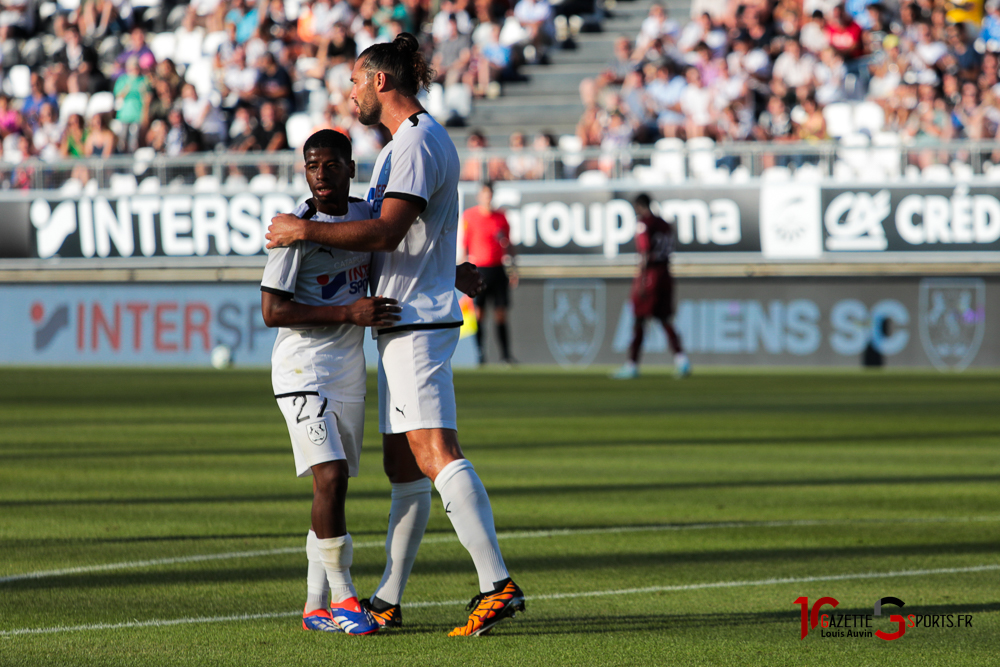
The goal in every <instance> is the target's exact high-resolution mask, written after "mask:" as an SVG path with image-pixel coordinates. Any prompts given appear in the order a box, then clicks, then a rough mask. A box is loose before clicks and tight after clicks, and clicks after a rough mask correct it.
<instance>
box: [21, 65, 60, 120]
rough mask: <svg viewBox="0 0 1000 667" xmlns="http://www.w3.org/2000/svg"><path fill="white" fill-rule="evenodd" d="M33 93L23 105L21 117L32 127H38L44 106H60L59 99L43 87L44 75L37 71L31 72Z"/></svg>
mask: <svg viewBox="0 0 1000 667" xmlns="http://www.w3.org/2000/svg"><path fill="white" fill-rule="evenodd" d="M30 81H31V83H30V86H31V94H30V95H28V98H27V99H26V100H24V104H22V105H21V117H22V118H23V119H24V122H25V123H27V124H28V125H29V126H30V127H31V128H32V129H34V128H36V127H38V114H39V113H40V112H41V110H42V107H43V106H45V105H46V104H51V105H52V106H53V107H56V109H58V108H59V101H58V100H57V99H56V96H55V95H49V94H46V92H45V91H44V90H43V89H42V77H41V76H40V75H39V74H37V73H36V72H32V73H31V80H30Z"/></svg>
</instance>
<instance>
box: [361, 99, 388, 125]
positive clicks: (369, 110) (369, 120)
mask: <svg viewBox="0 0 1000 667" xmlns="http://www.w3.org/2000/svg"><path fill="white" fill-rule="evenodd" d="M381 119H382V103H381V102H379V100H378V97H376V96H375V93H374V92H371V91H369V92H368V93H367V94H366V95H365V97H364V99H362V100H358V120H359V121H361V124H362V125H378V124H379V123H380V122H381Z"/></svg>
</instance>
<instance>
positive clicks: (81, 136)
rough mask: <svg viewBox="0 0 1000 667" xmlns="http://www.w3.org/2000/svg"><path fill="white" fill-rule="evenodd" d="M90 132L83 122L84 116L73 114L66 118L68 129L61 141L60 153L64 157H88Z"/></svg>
mask: <svg viewBox="0 0 1000 667" xmlns="http://www.w3.org/2000/svg"><path fill="white" fill-rule="evenodd" d="M88 134H89V132H88V131H87V129H86V127H85V126H84V123H83V116H81V115H80V114H78V113H75V114H71V115H70V117H69V118H67V119H66V129H65V130H64V131H63V135H62V140H61V141H60V142H59V154H60V155H61V156H62V157H64V158H75V157H86V155H87V148H86V146H87V136H88Z"/></svg>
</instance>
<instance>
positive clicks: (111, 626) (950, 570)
mask: <svg viewBox="0 0 1000 667" xmlns="http://www.w3.org/2000/svg"><path fill="white" fill-rule="evenodd" d="M996 570H1000V563H990V564H986V565H972V566H969V567H943V568H937V569H922V570H894V571H889V572H853V573H848V574H823V575H817V576H813V577H785V578H780V579H778V578H772V579H757V580H750V581H713V582H705V583H701V584H679V585H674V586H647V587H645V588H620V589H617V590H610V591H582V592H577V593H550V594H548V595H529V596H526V598H525V599H527V600H534V601H537V600H565V599H569V598H585V597H605V596H612V595H642V594H647V593H666V592H679V591H697V590H704V589H709V588H743V587H749V586H780V585H782V584H805V583H811V582H816V581H848V580H851V579H892V578H896V577H922V576H928V575H935V574H970V573H974V572H991V571H996ZM461 604H465V600H445V601H427V602H412V603H408V604H404V605H403V606H404V607H406V608H407V609H410V608H416V607H451V606H457V605H461ZM301 613H302V612H300V611H279V612H271V613H262V614H238V615H234V616H203V617H195V618H175V619H167V620H150V621H129V622H127V623H97V624H93V625H75V626H56V627H50V628H21V629H17V630H2V631H0V637H16V636H23V635H42V634H54V633H59V632H85V631H88V630H127V629H132V628H161V627H169V626H172V625H189V624H195V623H226V622H231V621H253V620H261V619H272V618H287V617H291V616H298V615H299V614H301Z"/></svg>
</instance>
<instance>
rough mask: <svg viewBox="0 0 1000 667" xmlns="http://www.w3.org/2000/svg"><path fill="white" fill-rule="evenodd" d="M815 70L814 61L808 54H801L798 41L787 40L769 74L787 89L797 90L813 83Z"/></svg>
mask: <svg viewBox="0 0 1000 667" xmlns="http://www.w3.org/2000/svg"><path fill="white" fill-rule="evenodd" d="M815 68H816V59H815V58H813V57H812V56H811V55H809V54H808V53H802V46H801V45H800V44H799V42H798V40H795V39H787V40H785V48H784V51H783V52H782V54H781V55H780V56H778V58H777V59H776V60H775V61H774V68H773V69H772V71H771V74H772V76H775V77H777V78H779V79H781V80H782V81H784V83H785V85H786V86H788V87H789V88H798V87H799V86H808V85H810V84H811V83H812V82H813V72H814V70H815Z"/></svg>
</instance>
